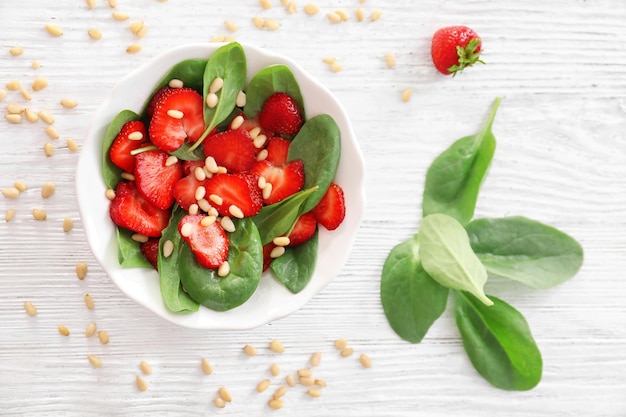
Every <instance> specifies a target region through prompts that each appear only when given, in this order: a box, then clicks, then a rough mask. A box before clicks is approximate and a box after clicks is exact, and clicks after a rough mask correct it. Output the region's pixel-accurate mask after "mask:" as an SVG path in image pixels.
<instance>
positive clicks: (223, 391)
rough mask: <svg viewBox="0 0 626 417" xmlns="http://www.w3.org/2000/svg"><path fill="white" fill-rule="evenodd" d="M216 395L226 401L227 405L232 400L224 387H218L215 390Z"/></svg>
mask: <svg viewBox="0 0 626 417" xmlns="http://www.w3.org/2000/svg"><path fill="white" fill-rule="evenodd" d="M217 393H218V394H219V396H220V398H221V399H222V400H224V401H226V402H227V403H229V402H231V401H232V400H233V397H232V396H231V395H230V391H228V388H226V387H220V388H219V389H218V390H217Z"/></svg>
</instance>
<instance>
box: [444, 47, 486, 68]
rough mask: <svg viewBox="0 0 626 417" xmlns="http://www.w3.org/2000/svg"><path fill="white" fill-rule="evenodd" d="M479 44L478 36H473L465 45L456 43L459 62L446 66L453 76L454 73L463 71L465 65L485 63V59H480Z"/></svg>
mask: <svg viewBox="0 0 626 417" xmlns="http://www.w3.org/2000/svg"><path fill="white" fill-rule="evenodd" d="M480 44H481V40H480V38H473V39H471V40H470V41H469V42H468V43H467V45H465V47H463V46H460V45H457V47H456V53H457V55H458V56H459V63H458V64H455V65H452V66H451V67H450V68H448V71H449V72H450V73H451V74H452V75H453V76H454V75H456V73H458V72H461V71H463V70H464V69H465V68H466V67H471V66H472V65H474V64H475V63H477V62H480V63H481V64H485V61H483V60H481V59H480V52H481V51H480V50H479V48H480Z"/></svg>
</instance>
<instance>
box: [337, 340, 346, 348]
mask: <svg viewBox="0 0 626 417" xmlns="http://www.w3.org/2000/svg"><path fill="white" fill-rule="evenodd" d="M346 346H348V341H347V340H346V339H337V340H335V349H337V350H342V349H345V348H346Z"/></svg>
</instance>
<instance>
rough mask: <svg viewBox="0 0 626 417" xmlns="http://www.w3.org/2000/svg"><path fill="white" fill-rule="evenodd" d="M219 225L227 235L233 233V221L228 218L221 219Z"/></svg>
mask: <svg viewBox="0 0 626 417" xmlns="http://www.w3.org/2000/svg"><path fill="white" fill-rule="evenodd" d="M220 224H221V225H222V228H223V229H224V230H226V231H227V232H229V233H232V232H234V231H235V223H233V220H232V219H231V218H230V217H228V216H224V217H222V220H220Z"/></svg>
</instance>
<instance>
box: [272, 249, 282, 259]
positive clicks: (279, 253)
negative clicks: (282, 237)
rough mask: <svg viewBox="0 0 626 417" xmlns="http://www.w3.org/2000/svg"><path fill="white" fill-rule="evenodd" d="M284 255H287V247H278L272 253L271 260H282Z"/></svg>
mask: <svg viewBox="0 0 626 417" xmlns="http://www.w3.org/2000/svg"><path fill="white" fill-rule="evenodd" d="M284 254H285V247H284V246H276V247H275V248H274V249H272V251H271V252H270V258H272V259H276V258H280V257H281V256H283V255H284Z"/></svg>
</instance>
